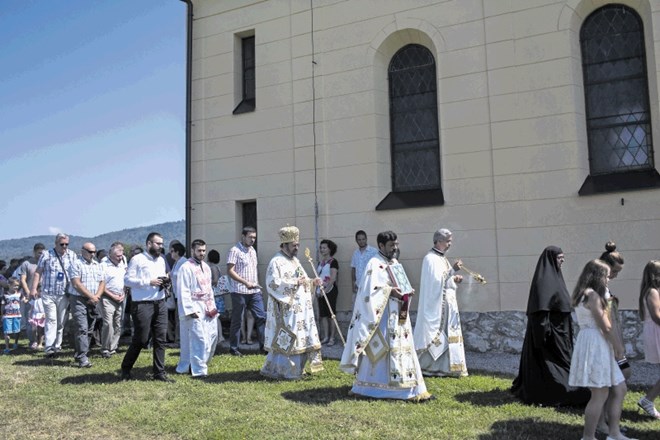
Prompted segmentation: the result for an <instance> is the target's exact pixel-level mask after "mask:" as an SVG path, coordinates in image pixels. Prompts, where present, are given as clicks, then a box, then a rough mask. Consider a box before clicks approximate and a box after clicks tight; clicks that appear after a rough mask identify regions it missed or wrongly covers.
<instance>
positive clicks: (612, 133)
mask: <svg viewBox="0 0 660 440" xmlns="http://www.w3.org/2000/svg"><path fill="white" fill-rule="evenodd" d="M580 45H581V48H582V72H583V75H584V94H585V104H586V105H585V110H586V124H587V137H588V143H589V174H590V176H589V178H588V179H587V182H585V184H584V185H583V186H582V188H581V189H580V194H591V193H596V192H607V191H617V190H623V189H632V188H639V187H645V186H655V184H653V180H654V179H653V176H654V175H655V176H657V174H658V173H657V172H656V171H655V169H654V165H653V143H652V136H651V110H650V106H649V92H648V79H647V73H646V51H645V45H644V28H643V24H642V20H641V18H640V17H639V15H638V14H637V13H636V12H635V11H634V10H633V9H631V8H628V7H626V6H623V5H608V6H604V7H602V8H600V9H597V10H596V11H594V12H593V13H592V14H591V15H589V16H588V17H587V19H586V20H585V21H584V23H583V25H582V28H581V30H580Z"/></svg>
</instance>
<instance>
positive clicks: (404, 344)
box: [339, 231, 432, 401]
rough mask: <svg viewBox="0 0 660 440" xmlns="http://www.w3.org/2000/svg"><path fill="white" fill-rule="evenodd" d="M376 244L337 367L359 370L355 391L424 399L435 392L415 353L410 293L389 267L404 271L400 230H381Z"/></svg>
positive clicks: (349, 371)
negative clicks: (403, 289) (394, 278)
mask: <svg viewBox="0 0 660 440" xmlns="http://www.w3.org/2000/svg"><path fill="white" fill-rule="evenodd" d="M377 243H378V254H377V255H376V256H374V257H373V258H372V259H371V260H369V263H367V266H366V269H365V272H364V274H363V276H362V279H361V280H360V282H359V286H360V288H359V290H358V293H357V297H356V299H355V305H354V308H353V316H352V318H351V323H350V325H349V330H348V336H347V338H346V346H345V347H344V352H343V354H342V357H341V363H340V366H339V368H340V369H341V370H342V371H344V372H346V373H349V374H355V381H354V383H353V388H351V393H352V394H354V395H359V396H365V397H372V398H377V399H401V400H410V401H425V400H428V399H430V398H431V397H432V396H431V395H430V394H429V393H428V392H427V391H426V384H425V383H424V377H423V376H422V371H421V369H420V366H419V362H418V360H417V354H416V353H415V347H414V345H413V335H412V327H411V325H410V318H409V316H408V314H407V313H401V312H402V310H401V309H402V307H403V306H404V300H405V299H407V298H405V297H404V296H403V295H402V294H401V293H402V292H401V289H400V288H399V287H396V285H395V283H394V282H393V281H392V278H391V275H390V273H391V272H390V271H388V266H392V268H393V267H395V266H396V267H397V268H398V269H399V270H403V269H402V267H401V266H400V265H398V262H397V260H396V259H395V258H394V255H395V254H396V251H397V248H398V245H399V242H398V240H397V235H396V234H395V233H394V232H392V231H386V232H381V233H380V234H378V238H377ZM392 268H391V269H392ZM404 293H405V292H404Z"/></svg>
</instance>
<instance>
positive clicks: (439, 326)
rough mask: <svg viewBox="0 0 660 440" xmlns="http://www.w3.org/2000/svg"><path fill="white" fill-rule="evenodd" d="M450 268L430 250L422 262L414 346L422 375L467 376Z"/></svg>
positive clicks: (452, 273) (441, 256) (446, 261)
mask: <svg viewBox="0 0 660 440" xmlns="http://www.w3.org/2000/svg"><path fill="white" fill-rule="evenodd" d="M454 273H455V271H454V269H453V268H452V266H451V264H450V263H449V261H448V260H447V258H446V257H444V256H443V255H440V254H438V253H437V252H435V251H433V250H431V251H429V253H428V254H426V256H425V257H424V261H423V262H422V274H421V277H420V288H419V304H418V306H417V321H416V323H415V332H414V338H415V348H416V349H417V356H418V357H419V363H420V365H421V367H422V372H423V373H424V375H425V376H457V377H459V376H467V374H468V372H467V367H466V365H465V348H464V346H463V332H462V331H461V319H460V315H459V313H458V305H457V302H456V283H455V282H454Z"/></svg>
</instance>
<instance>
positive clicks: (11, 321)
mask: <svg viewBox="0 0 660 440" xmlns="http://www.w3.org/2000/svg"><path fill="white" fill-rule="evenodd" d="M19 287H20V284H19V282H18V280H17V279H16V278H14V277H12V278H9V281H8V287H7V289H6V290H5V292H4V294H3V295H2V329H3V331H4V333H5V350H4V353H5V354H9V352H10V351H11V350H12V349H16V348H18V338H19V336H20V335H21V293H20V292H19V291H18V289H19ZM12 335H14V346H13V347H12V349H10V348H9V341H10V339H11V336H12Z"/></svg>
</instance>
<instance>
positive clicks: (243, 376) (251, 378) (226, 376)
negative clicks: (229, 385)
mask: <svg viewBox="0 0 660 440" xmlns="http://www.w3.org/2000/svg"><path fill="white" fill-rule="evenodd" d="M198 380H201V381H203V382H208V383H222V382H268V381H269V379H268V378H266V377H264V376H262V375H261V374H259V370H244V371H226V372H222V373H211V374H209V375H208V376H207V377H205V378H203V379H198Z"/></svg>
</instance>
